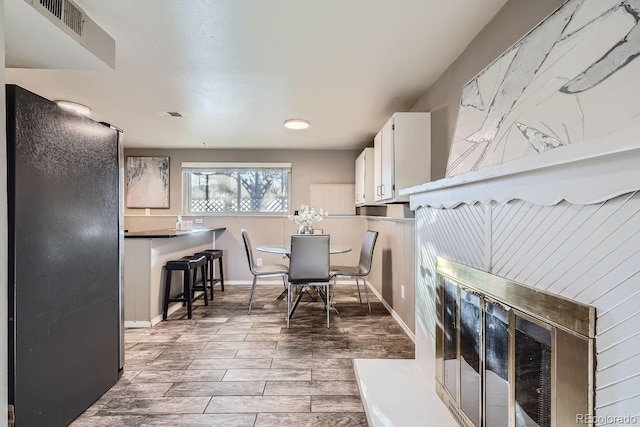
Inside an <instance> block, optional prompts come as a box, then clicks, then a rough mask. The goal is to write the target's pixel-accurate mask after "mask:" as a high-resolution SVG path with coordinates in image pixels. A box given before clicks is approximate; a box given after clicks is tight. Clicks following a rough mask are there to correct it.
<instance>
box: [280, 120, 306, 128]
mask: <svg viewBox="0 0 640 427" xmlns="http://www.w3.org/2000/svg"><path fill="white" fill-rule="evenodd" d="M284 127H286V128H287V129H296V130H300V129H306V128H308V127H309V122H308V121H307V120H304V119H289V120H285V121H284Z"/></svg>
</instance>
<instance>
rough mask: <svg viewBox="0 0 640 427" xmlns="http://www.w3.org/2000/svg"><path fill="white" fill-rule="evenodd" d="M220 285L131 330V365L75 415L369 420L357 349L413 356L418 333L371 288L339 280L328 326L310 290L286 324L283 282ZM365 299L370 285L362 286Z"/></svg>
mask: <svg viewBox="0 0 640 427" xmlns="http://www.w3.org/2000/svg"><path fill="white" fill-rule="evenodd" d="M249 289H250V287H249V286H227V287H226V289H225V292H220V290H219V288H218V287H216V293H215V301H214V303H213V304H211V303H210V305H209V306H208V307H204V306H203V302H202V300H198V301H197V302H196V303H195V304H194V313H193V319H191V320H188V319H186V310H185V309H180V310H178V311H177V312H175V313H174V314H172V315H171V316H170V317H169V320H168V321H165V322H161V323H159V324H157V325H156V326H154V327H153V328H147V329H128V330H126V332H125V343H126V347H125V348H126V352H125V369H124V374H123V376H122V377H121V378H120V380H119V381H118V383H117V384H116V385H114V386H113V387H112V388H111V389H110V390H109V391H108V392H107V393H106V394H105V395H104V396H102V398H100V399H99V400H98V401H97V402H95V403H94V404H93V406H91V407H90V408H89V409H87V410H86V411H85V412H84V413H83V414H82V415H81V416H80V417H78V418H77V419H76V420H75V421H74V422H73V423H72V424H71V425H72V426H74V427H80V426H91V427H96V426H189V427H194V426H225V427H236V426H238V427H240V426H242V427H245V426H247V427H266V426H366V425H367V421H366V417H365V414H364V412H363V407H362V402H361V400H360V395H359V391H358V386H357V383H356V380H355V374H354V371H353V359H354V358H375V359H384V358H396V359H397V358H407V359H412V358H414V345H413V342H412V341H411V340H410V339H409V338H408V337H407V335H406V334H405V332H404V331H403V330H402V328H401V327H400V326H399V325H398V324H397V323H396V322H395V320H394V319H393V318H392V317H391V315H390V314H389V313H388V312H387V311H386V309H385V308H384V307H383V306H382V304H381V303H380V302H379V301H378V300H377V299H376V298H375V296H373V295H370V298H371V301H372V304H371V306H372V315H371V316H369V315H368V310H367V306H366V304H362V305H360V304H359V303H358V296H357V292H356V291H355V286H350V285H339V286H338V287H337V290H336V294H335V299H334V302H335V305H336V307H337V309H338V310H339V314H335V313H332V314H331V327H330V328H329V329H327V328H326V323H325V322H326V316H325V311H324V309H323V306H322V303H321V302H320V301H316V302H313V301H311V298H310V297H309V296H305V297H304V299H303V302H301V304H300V306H299V307H298V309H297V311H296V313H295V315H294V317H293V318H292V319H291V327H290V329H287V328H286V325H285V319H284V313H285V312H286V300H278V296H279V295H280V293H281V291H282V289H283V287H282V286H268V285H259V286H258V287H257V288H256V296H255V299H254V305H253V309H252V312H251V315H247V306H248V295H249ZM363 299H364V295H363Z"/></svg>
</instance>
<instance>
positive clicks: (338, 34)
mask: <svg viewBox="0 0 640 427" xmlns="http://www.w3.org/2000/svg"><path fill="white" fill-rule="evenodd" d="M14 1H15V0H14ZM75 2H76V3H77V4H78V5H79V6H80V8H82V9H83V10H84V11H85V13H86V14H87V15H88V16H89V17H90V18H91V19H92V20H93V21H95V22H96V23H97V25H98V26H100V27H101V28H102V29H103V30H105V31H106V32H107V33H108V34H109V35H111V37H113V38H114V39H115V42H116V67H115V70H112V69H109V68H108V67H107V68H106V69H104V67H103V68H102V69H96V70H43V69H24V68H12V69H7V70H6V74H5V78H6V82H7V83H15V84H18V85H20V86H23V87H25V88H26V89H29V90H31V91H33V92H36V93H38V94H39V95H41V96H44V97H46V98H48V99H67V100H72V101H76V102H80V103H83V104H86V105H88V106H90V107H91V108H92V114H91V117H93V118H94V119H96V120H99V121H106V122H109V123H112V124H114V125H116V126H118V127H120V128H122V129H123V130H124V132H125V146H126V147H154V148H203V147H204V148H265V149H267V148H284V149H359V148H361V147H364V146H366V145H368V144H369V143H370V142H371V141H372V138H373V135H374V134H375V133H376V132H377V131H378V130H379V129H380V128H381V127H382V125H383V124H384V122H385V121H386V119H388V117H389V116H390V115H391V114H392V113H393V112H395V111H407V110H409V109H410V108H411V107H412V106H413V105H414V103H415V102H416V101H417V100H418V98H419V97H420V96H421V95H422V94H423V93H424V92H425V91H426V89H427V88H428V87H429V86H430V85H431V84H432V83H433V82H434V81H435V80H436V79H437V78H438V76H439V75H440V74H441V73H442V72H443V71H444V70H445V69H446V68H447V67H448V66H449V65H450V64H451V63H452V62H453V61H454V60H455V58H456V57H457V56H458V55H459V54H460V53H461V52H462V51H463V50H464V48H465V47H466V46H467V45H468V44H469V42H470V41H471V40H472V39H473V38H474V37H475V35H476V34H477V33H478V32H479V31H480V30H481V29H482V27H483V26H484V25H485V24H486V23H487V22H488V21H489V20H490V19H491V17H492V16H493V15H495V13H496V12H497V11H498V9H499V8H500V7H501V6H502V5H503V4H504V3H505V2H506V0H482V1H477V0H447V1H442V0H400V1H395V2H394V1H389V0H348V1H344V0H322V1H319V0H316V1H300V0H269V1H266V0H188V1H186V0H183V1H176V0H135V1H131V0H109V1H104V0H75ZM5 19H6V20H7V22H10V20H11V19H12V16H10V15H9V12H7V16H6V17H5ZM29 31H35V32H38V31H39V29H38V28H37V26H35V27H33V28H29ZM64 46H65V45H64V44H59V45H58V44H56V45H53V46H51V45H48V46H47V49H48V50H53V51H54V52H55V50H56V49H58V48H59V49H64V48H65V47H64ZM59 53H60V54H62V52H59ZM166 111H178V112H180V114H182V116H183V117H179V118H174V117H169V116H166V115H162V114H159V113H160V112H166ZM288 118H304V119H307V120H309V121H310V122H311V127H310V128H309V129H306V130H303V131H293V130H288V129H285V128H284V127H283V125H282V124H283V122H284V120H286V119H288Z"/></svg>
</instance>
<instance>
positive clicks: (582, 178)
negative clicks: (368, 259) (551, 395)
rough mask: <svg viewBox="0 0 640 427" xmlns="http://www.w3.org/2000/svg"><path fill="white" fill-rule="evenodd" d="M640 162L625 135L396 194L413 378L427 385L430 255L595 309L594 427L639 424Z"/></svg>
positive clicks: (432, 317) (431, 358) (431, 340)
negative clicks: (409, 274)
mask: <svg viewBox="0 0 640 427" xmlns="http://www.w3.org/2000/svg"><path fill="white" fill-rule="evenodd" d="M621 135H623V137H621ZM603 147H606V148H605V149H603ZM639 164H640V142H638V136H637V133H636V135H634V133H633V132H632V131H629V132H626V133H625V132H622V133H618V134H617V135H615V136H609V137H606V138H603V139H599V140H595V141H589V142H584V143H581V144H575V145H572V146H567V147H562V148H561V149H557V150H551V151H548V152H545V153H542V154H540V155H537V156H530V157H524V158H521V159H516V160H513V161H510V162H507V163H503V164H500V165H494V166H489V167H485V168H482V169H480V170H478V171H473V172H468V173H463V174H460V175H456V176H454V177H452V178H445V179H442V180H439V181H436V182H432V183H428V184H424V185H421V186H417V187H413V188H411V189H407V190H405V191H404V192H405V193H407V194H411V208H412V209H414V210H416V269H417V272H416V366H415V369H416V370H418V371H420V372H422V373H424V376H425V377H427V378H428V377H431V378H434V377H435V375H436V372H435V365H436V361H435V351H436V347H435V333H436V322H437V313H436V295H437V293H436V280H437V279H436V277H437V275H436V258H437V257H438V256H440V257H444V258H447V259H450V260H452V261H455V262H457V263H460V264H464V265H467V266H470V267H473V268H476V269H479V270H482V271H485V272H487V273H491V274H494V275H497V276H500V277H504V278H506V279H508V280H512V281H514V282H518V283H522V284H525V285H527V286H530V287H532V288H535V289H540V290H544V291H546V292H549V293H552V294H556V295H560V296H562V297H565V298H569V299H572V300H575V301H578V302H581V303H584V304H587V305H591V306H593V307H595V308H596V313H597V315H596V345H595V348H596V351H595V353H596V372H595V405H594V407H595V416H596V419H612V417H614V418H615V417H636V420H637V422H640V391H639V390H640V321H639V320H640V310H639V309H638V307H640V194H639V193H638V190H640V168H639V167H638V165H639ZM426 387H429V388H431V387H433V384H427V385H426ZM429 393H431V391H429ZM433 394H435V393H433Z"/></svg>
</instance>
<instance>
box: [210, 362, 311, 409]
mask: <svg viewBox="0 0 640 427" xmlns="http://www.w3.org/2000/svg"><path fill="white" fill-rule="evenodd" d="M310 380H311V369H273V368H271V369H228V370H227V373H226V374H225V375H224V378H223V379H222V381H310ZM258 412H259V411H258Z"/></svg>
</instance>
